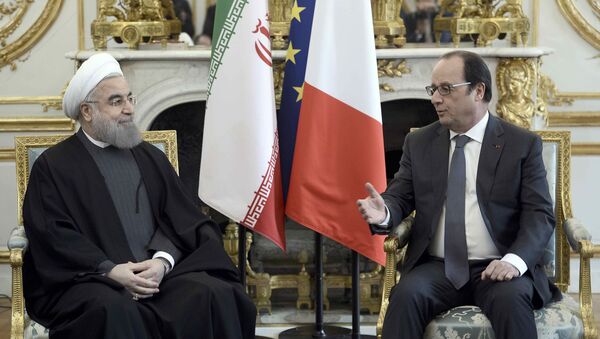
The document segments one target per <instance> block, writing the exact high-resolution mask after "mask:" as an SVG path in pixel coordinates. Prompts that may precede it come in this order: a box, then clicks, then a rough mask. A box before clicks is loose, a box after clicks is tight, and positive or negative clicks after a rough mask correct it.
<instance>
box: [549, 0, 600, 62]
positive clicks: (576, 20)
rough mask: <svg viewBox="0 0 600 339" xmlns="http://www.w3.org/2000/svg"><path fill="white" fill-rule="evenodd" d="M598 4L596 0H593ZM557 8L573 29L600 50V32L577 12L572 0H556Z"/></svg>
mask: <svg viewBox="0 0 600 339" xmlns="http://www.w3.org/2000/svg"><path fill="white" fill-rule="evenodd" d="M593 1H594V2H595V3H596V4H598V1H597V0H593ZM556 2H557V4H558V8H560V11H561V12H562V13H563V15H564V16H565V18H566V19H567V21H569V23H570V24H571V26H573V28H574V29H575V31H577V33H578V34H579V35H580V36H581V37H582V38H583V39H584V40H585V41H587V42H588V43H589V44H590V45H592V46H593V47H594V48H596V49H597V50H600V32H598V30H596V29H595V28H594V27H593V26H592V25H591V24H590V23H589V22H588V21H587V20H586V19H585V18H584V17H583V16H582V15H581V13H579V11H578V10H577V8H575V5H574V4H573V0H556Z"/></svg>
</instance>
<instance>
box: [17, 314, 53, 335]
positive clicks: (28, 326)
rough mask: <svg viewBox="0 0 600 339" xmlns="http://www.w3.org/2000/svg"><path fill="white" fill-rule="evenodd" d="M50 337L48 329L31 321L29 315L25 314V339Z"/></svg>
mask: <svg viewBox="0 0 600 339" xmlns="http://www.w3.org/2000/svg"><path fill="white" fill-rule="evenodd" d="M49 335H50V334H49V331H48V329H47V328H45V327H44V326H42V325H40V324H38V323H36V322H35V321H33V320H31V318H29V316H28V315H27V313H25V329H24V333H23V338H24V339H48V336H49Z"/></svg>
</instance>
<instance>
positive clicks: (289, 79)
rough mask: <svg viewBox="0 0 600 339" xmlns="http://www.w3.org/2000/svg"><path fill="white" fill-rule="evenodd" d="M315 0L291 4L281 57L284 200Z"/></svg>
mask: <svg viewBox="0 0 600 339" xmlns="http://www.w3.org/2000/svg"><path fill="white" fill-rule="evenodd" d="M314 10H315V0H295V1H294V6H293V7H292V19H291V23H290V35H289V45H288V48H287V53H286V57H285V76H284V79H283V90H282V95H281V105H280V109H279V112H278V113H277V128H278V130H279V154H280V159H281V177H282V181H283V197H284V201H285V199H286V197H287V193H288V187H289V183H290V175H291V171H292V161H293V159H294V146H295V144H296V131H297V129H298V117H299V115H300V106H301V104H302V91H303V88H304V74H305V73H306V60H307V57H308V46H309V43H310V33H311V30H312V23H313V15H314Z"/></svg>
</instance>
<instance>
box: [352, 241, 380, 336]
mask: <svg viewBox="0 0 600 339" xmlns="http://www.w3.org/2000/svg"><path fill="white" fill-rule="evenodd" d="M348 337H349V338H352V339H358V338H361V339H369V338H373V339H375V338H376V337H375V336H372V335H365V334H362V335H361V334H360V256H359V254H358V252H356V251H352V334H350V335H349V336H348Z"/></svg>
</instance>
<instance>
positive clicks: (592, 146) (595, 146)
mask: <svg viewBox="0 0 600 339" xmlns="http://www.w3.org/2000/svg"><path fill="white" fill-rule="evenodd" d="M571 153H572V154H573V155H600V143H577V144H572V145H571Z"/></svg>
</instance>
